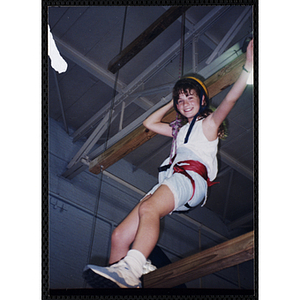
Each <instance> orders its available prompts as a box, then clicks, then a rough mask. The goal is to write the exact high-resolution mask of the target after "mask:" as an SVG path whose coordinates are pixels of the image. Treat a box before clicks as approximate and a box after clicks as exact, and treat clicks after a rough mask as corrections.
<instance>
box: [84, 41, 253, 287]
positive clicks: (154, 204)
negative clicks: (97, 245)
mask: <svg viewBox="0 0 300 300" xmlns="http://www.w3.org/2000/svg"><path fill="white" fill-rule="evenodd" d="M252 61H253V41H250V43H249V45H248V47H247V54H246V62H245V65H244V66H243V70H242V72H241V75H240V77H239V78H238V80H237V81H236V82H235V84H234V85H233V87H232V88H231V90H230V91H229V93H228V94H227V95H226V97H225V99H224V100H223V101H222V102H221V104H220V105H219V106H218V108H217V109H216V110H215V111H214V112H211V111H209V110H207V107H208V99H209V98H208V92H207V89H206V87H205V85H204V84H203V82H202V81H200V80H199V79H198V78H196V77H185V78H183V79H180V80H179V81H178V82H177V83H176V84H175V86H174V89H173V99H172V101H170V102H169V103H168V104H166V105H165V106H163V107H162V108H160V109H159V110H157V111H156V112H154V113H153V114H152V115H150V116H149V117H148V118H147V119H146V120H145V121H144V122H143V124H144V126H145V127H147V128H148V129H150V130H152V131H154V132H156V133H158V134H162V135H166V136H169V137H172V136H174V135H175V136H176V132H175V133H174V131H176V130H174V128H172V127H171V126H170V125H169V124H166V123H162V121H161V120H162V118H163V117H164V115H165V114H166V113H167V112H168V111H169V110H170V108H172V106H174V108H175V110H176V111H177V113H179V114H180V115H181V116H182V117H183V118H184V119H185V120H186V121H187V123H186V124H185V125H184V126H183V127H181V128H180V130H179V132H178V136H177V137H176V145H175V146H176V147H177V150H175V151H173V154H174V152H176V155H175V156H173V158H172V159H171V161H170V162H169V164H167V165H164V166H163V167H161V168H160V169H161V170H162V172H163V173H165V174H164V176H163V178H162V176H161V175H160V178H159V183H158V184H157V185H156V186H155V187H154V188H153V189H152V190H151V191H150V192H149V193H148V194H147V195H146V196H145V197H144V198H143V199H142V200H141V201H140V202H139V203H138V204H137V206H136V207H135V208H134V209H133V210H132V211H131V213H130V214H129V215H128V216H127V217H126V218H125V219H124V221H123V222H122V223H121V224H120V225H119V226H118V227H117V228H116V229H115V230H114V232H113V234H112V238H111V253H110V259H109V263H110V266H109V267H106V268H105V267H99V266H94V265H87V266H86V267H85V269H84V273H83V276H84V278H85V279H86V281H87V282H88V283H89V284H90V285H91V286H92V287H94V288H101V287H122V288H128V287H129V288H138V287H141V281H140V277H141V276H142V273H143V266H144V265H145V264H146V260H147V257H148V256H149V255H150V253H151V252H152V250H153V248H154V247H155V245H156V243H157V240H158V237H159V230H160V228H159V227H160V219H161V218H163V217H164V216H166V215H167V214H171V213H172V212H173V211H182V210H188V209H189V208H191V207H195V206H197V205H199V204H200V203H202V206H203V205H204V204H205V201H206V192H207V187H208V186H210V185H211V184H212V183H211V181H213V180H214V179H215V177H216V175H217V158H216V154H217V145H218V139H219V137H220V136H221V135H222V122H223V121H224V119H225V118H226V116H227V115H228V113H229V112H230V110H231V109H232V108H233V106H234V104H235V103H236V101H237V100H238V99H239V97H240V96H241V94H242V93H243V91H244V89H245V87H246V82H247V79H248V76H249V73H250V71H251V69H252ZM171 157H172V156H171ZM131 244H132V247H131V250H129V249H130V245H131Z"/></svg>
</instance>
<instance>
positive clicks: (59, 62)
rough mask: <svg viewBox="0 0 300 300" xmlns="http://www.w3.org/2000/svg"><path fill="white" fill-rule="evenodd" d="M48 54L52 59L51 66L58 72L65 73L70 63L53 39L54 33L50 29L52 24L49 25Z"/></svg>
mask: <svg viewBox="0 0 300 300" xmlns="http://www.w3.org/2000/svg"><path fill="white" fill-rule="evenodd" d="M48 55H49V57H50V60H51V67H52V68H53V69H54V70H55V71H57V72H58V73H63V72H66V71H67V68H68V64H67V62H66V61H65V60H64V59H63V58H62V56H61V55H60V53H59V51H58V49H57V47H56V44H55V41H54V39H53V36H52V33H51V31H50V26H49V25H48Z"/></svg>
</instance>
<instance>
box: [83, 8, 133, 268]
mask: <svg viewBox="0 0 300 300" xmlns="http://www.w3.org/2000/svg"><path fill="white" fill-rule="evenodd" d="M126 16H127V6H126V7H125V12H124V20H123V30H122V36H121V43H120V52H121V51H122V48H123V41H124V33H125V23H126ZM118 78H119V70H118V71H117V73H116V77H115V83H114V94H113V98H112V99H113V100H112V101H111V106H110V111H109V119H108V128H107V133H106V138H105V144H104V151H106V150H107V144H108V138H109V133H110V130H111V120H112V114H113V110H114V102H115V98H116V95H117V84H118ZM102 183H103V170H102V169H101V173H100V179H99V189H98V193H97V201H96V203H95V208H94V213H93V224H92V229H91V237H90V245H89V251H88V258H87V263H89V262H90V260H91V255H92V250H93V244H94V237H95V229H96V222H97V213H98V208H99V203H100V199H101V191H102Z"/></svg>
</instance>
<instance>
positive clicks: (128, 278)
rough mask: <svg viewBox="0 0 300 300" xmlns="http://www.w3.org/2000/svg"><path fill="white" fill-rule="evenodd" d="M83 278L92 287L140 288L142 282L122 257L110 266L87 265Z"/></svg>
mask: <svg viewBox="0 0 300 300" xmlns="http://www.w3.org/2000/svg"><path fill="white" fill-rule="evenodd" d="M83 278H84V279H85V280H86V281H87V283H88V284H89V285H90V286H91V287H93V288H141V287H142V284H141V281H140V279H139V278H137V277H136V276H135V275H134V274H133V273H132V271H131V270H130V267H129V265H128V264H127V263H126V262H125V261H124V260H123V259H122V260H120V261H119V262H118V263H116V264H113V265H111V266H110V267H107V268H105V267H99V266H95V265H87V266H86V267H85V269H84V270H83Z"/></svg>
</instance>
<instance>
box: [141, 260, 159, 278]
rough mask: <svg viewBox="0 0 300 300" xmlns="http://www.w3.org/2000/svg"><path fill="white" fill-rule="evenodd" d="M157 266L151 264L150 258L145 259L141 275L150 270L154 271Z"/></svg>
mask: <svg viewBox="0 0 300 300" xmlns="http://www.w3.org/2000/svg"><path fill="white" fill-rule="evenodd" d="M156 269H157V268H156V267H155V266H154V265H152V263H151V260H150V259H147V261H146V263H145V265H144V266H143V275H146V274H148V273H150V272H152V271H155V270H156Z"/></svg>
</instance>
